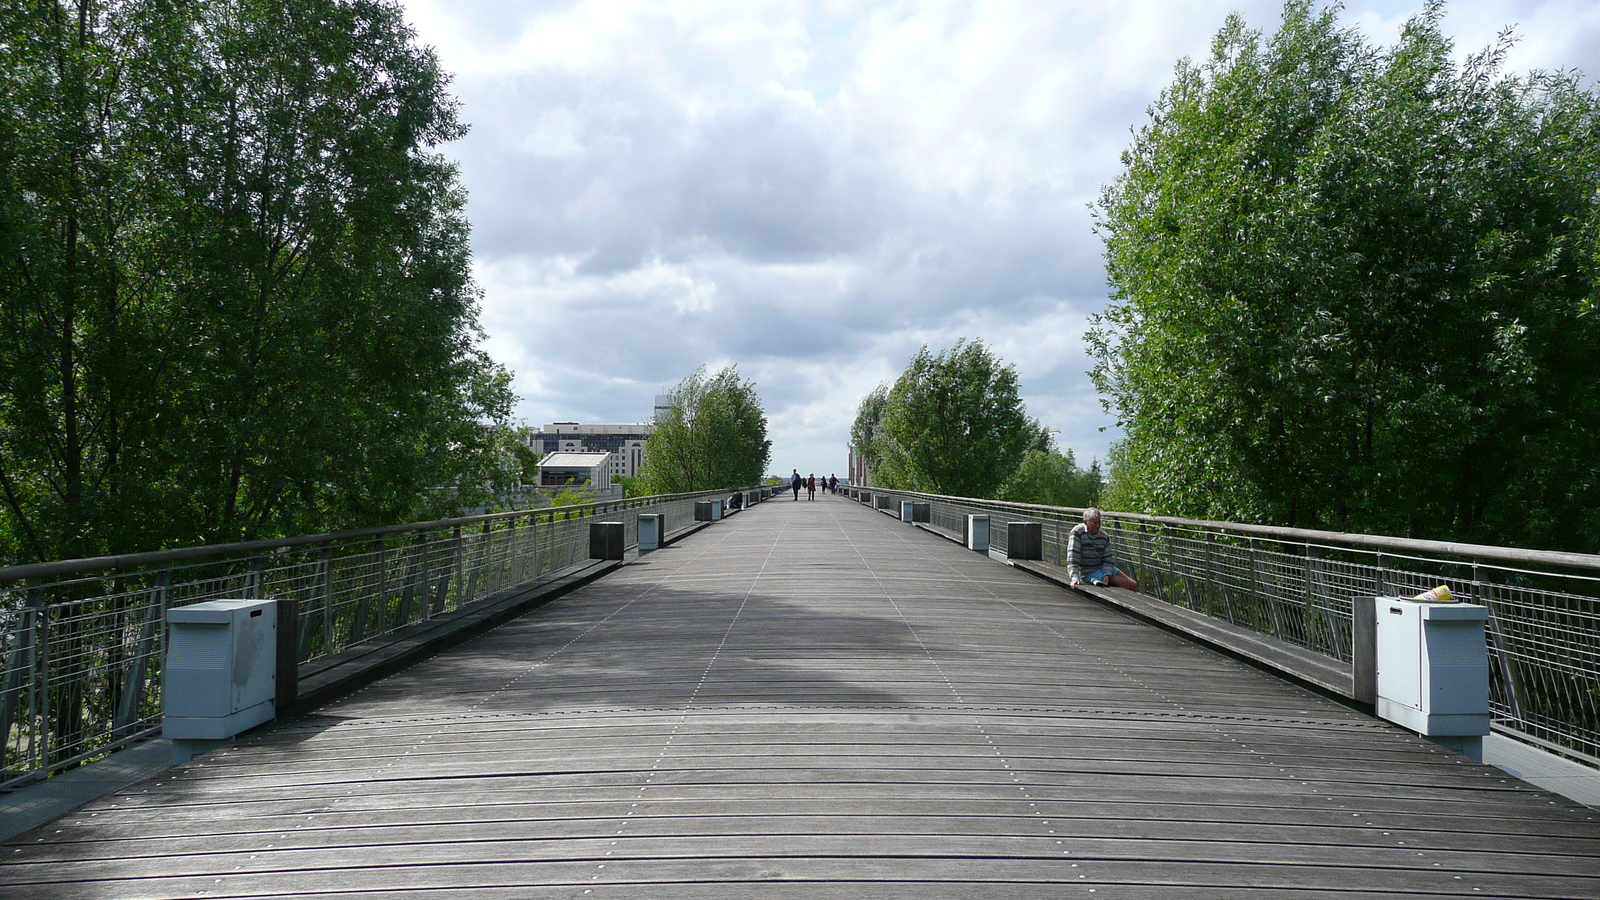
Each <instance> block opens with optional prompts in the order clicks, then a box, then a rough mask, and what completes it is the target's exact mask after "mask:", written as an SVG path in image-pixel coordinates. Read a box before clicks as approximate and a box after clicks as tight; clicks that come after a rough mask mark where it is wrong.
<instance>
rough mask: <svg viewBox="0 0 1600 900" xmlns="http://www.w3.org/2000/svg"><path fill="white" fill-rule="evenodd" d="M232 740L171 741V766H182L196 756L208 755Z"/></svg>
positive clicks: (184, 739)
mask: <svg viewBox="0 0 1600 900" xmlns="http://www.w3.org/2000/svg"><path fill="white" fill-rule="evenodd" d="M232 740H233V739H232V738H219V739H217V740H199V739H189V738H176V739H174V740H173V741H172V764H173V765H175V766H177V765H182V764H183V763H186V762H188V761H189V760H191V759H194V758H195V757H196V756H201V755H204V754H206V753H210V752H211V751H213V750H215V749H217V748H218V747H221V746H222V745H224V744H227V743H230V742H231V741H232Z"/></svg>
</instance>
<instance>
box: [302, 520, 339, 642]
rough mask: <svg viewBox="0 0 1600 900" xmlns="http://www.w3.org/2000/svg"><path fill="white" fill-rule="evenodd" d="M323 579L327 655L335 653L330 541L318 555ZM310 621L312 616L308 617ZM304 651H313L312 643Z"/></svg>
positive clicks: (323, 627)
mask: <svg viewBox="0 0 1600 900" xmlns="http://www.w3.org/2000/svg"><path fill="white" fill-rule="evenodd" d="M317 559H318V562H319V563H320V565H319V566H318V568H320V569H321V573H320V574H321V578H322V590H321V591H320V592H319V593H320V594H321V595H322V596H321V605H322V653H323V655H325V656H326V655H327V654H330V653H332V652H333V647H334V639H333V621H334V616H333V544H332V542H330V541H323V542H322V550H321V552H319V553H318V554H317ZM306 618H307V620H308V621H309V620H310V616H307V617H306ZM301 649H302V650H303V651H309V650H310V649H311V644H310V642H309V641H308V642H306V644H305V645H304V646H303V647H302V648H301Z"/></svg>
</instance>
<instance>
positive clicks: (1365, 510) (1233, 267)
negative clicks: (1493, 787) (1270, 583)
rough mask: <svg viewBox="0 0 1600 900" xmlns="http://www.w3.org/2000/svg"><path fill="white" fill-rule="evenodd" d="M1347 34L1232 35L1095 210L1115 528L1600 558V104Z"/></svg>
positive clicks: (1446, 52) (1421, 19)
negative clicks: (1519, 549) (1124, 524)
mask: <svg viewBox="0 0 1600 900" xmlns="http://www.w3.org/2000/svg"><path fill="white" fill-rule="evenodd" d="M1336 13H1337V7H1332V8H1328V9H1325V10H1322V11H1315V10H1313V9H1312V6H1311V4H1310V3H1309V2H1307V0H1291V2H1289V3H1288V4H1287V5H1286V6H1285V8H1284V13H1283V21H1282V25H1281V27H1280V28H1279V30H1278V31H1277V32H1276V33H1275V34H1274V35H1272V36H1271V37H1270V38H1266V39H1263V36H1262V35H1261V34H1260V33H1258V32H1255V31H1251V30H1249V29H1247V28H1246V27H1245V25H1244V23H1243V22H1242V21H1241V20H1240V19H1239V18H1238V17H1236V16H1234V17H1230V18H1229V19H1228V21H1227V23H1226V25H1225V26H1224V27H1223V29H1222V30H1221V32H1220V33H1219V34H1218V35H1217V37H1216V39H1215V41H1214V43H1213V47H1212V53H1211V56H1210V58H1209V59H1208V60H1206V61H1204V62H1202V63H1198V64H1195V63H1191V62H1189V61H1187V60H1185V61H1182V62H1180V63H1179V64H1178V67H1177V71H1176V77H1175V80H1174V82H1173V83H1172V85H1171V86H1170V87H1168V88H1167V89H1166V90H1165V91H1164V92H1163V93H1162V94H1161V97H1160V99H1159V100H1158V101H1157V102H1156V103H1155V104H1154V105H1153V106H1152V107H1151V110H1150V120H1149V122H1148V123H1147V124H1146V125H1144V126H1143V127H1142V128H1141V129H1139V131H1138V132H1137V133H1136V135H1135V139H1134V141H1133V144H1132V146H1131V147H1130V148H1129V149H1128V150H1127V151H1126V152H1125V153H1124V157H1123V159H1124V164H1125V167H1126V168H1125V171H1124V172H1123V173H1122V175H1121V176H1120V177H1119V178H1118V179H1117V180H1116V181H1115V182H1114V183H1113V184H1111V185H1110V186H1108V187H1107V188H1106V189H1105V191H1104V193H1103V195H1102V197H1101V199H1100V201H1099V203H1098V205H1097V230H1098V231H1099V233H1100V234H1101V236H1102V238H1103V239H1104V242H1105V248H1106V260H1107V268H1108V272H1109V277H1110V282H1111V285H1112V290H1113V302H1112V303H1111V305H1110V306H1109V307H1108V309H1107V310H1106V312H1105V313H1104V314H1103V315H1102V316H1100V317H1098V319H1097V321H1096V323H1095V328H1094V329H1093V330H1092V331H1091V336H1090V349H1091V353H1092V355H1093V356H1094V357H1095V358H1096V366H1095V370H1094V372H1093V376H1094V378H1095V381H1096V384H1097V386H1098V387H1099V389H1100V390H1101V392H1102V394H1103V396H1104V397H1106V398H1107V403H1108V406H1109V407H1110V408H1111V409H1112V410H1114V411H1115V413H1116V414H1117V415H1118V416H1119V418H1120V420H1121V425H1122V427H1123V429H1124V434H1125V438H1124V440H1123V441H1122V443H1121V444H1120V446H1119V447H1118V448H1117V449H1116V451H1115V453H1114V456H1113V463H1114V467H1113V473H1114V481H1115V485H1114V497H1115V502H1116V504H1117V505H1119V506H1123V507H1127V508H1142V509H1145V510H1147V511H1151V512H1157V513H1166V514H1177V515H1189V516H1199V517H1209V518H1226V519H1238V520H1244V521H1260V522H1272V523H1278V524H1285V525H1293V526H1305V527H1322V528H1333V529H1358V530H1362V531H1369V532H1379V533H1392V534H1403V535H1412V536H1417V537H1427V538H1445V539H1464V540H1482V541H1501V540H1505V539H1508V536H1510V539H1512V540H1515V541H1517V542H1519V543H1531V544H1533V545H1544V546H1551V547H1562V548H1574V549H1587V550H1589V551H1594V550H1596V549H1600V469H1597V468H1596V454H1595V448H1596V447H1600V361H1597V357H1596V355H1595V354H1594V352H1593V348H1594V347H1595V346H1597V345H1600V316H1597V314H1596V297H1597V292H1596V283H1597V281H1596V262H1597V247H1600V244H1597V236H1600V213H1597V209H1600V190H1597V189H1600V114H1597V112H1600V96H1597V94H1596V92H1595V91H1594V90H1593V89H1592V88H1588V89H1586V88H1584V87H1583V84H1582V81H1581V77H1580V76H1579V75H1577V74H1576V73H1568V72H1557V73H1532V74H1527V75H1507V74H1505V73H1503V72H1502V71H1501V67H1502V60H1503V58H1504V56H1505V53H1506V49H1507V47H1508V45H1509V38H1508V37H1506V36H1502V39H1501V40H1500V42H1499V43H1497V44H1496V45H1495V46H1493V47H1491V48H1489V49H1488V50H1486V51H1484V52H1482V53H1480V54H1478V55H1475V56H1473V57H1471V58H1470V59H1469V60H1468V61H1467V62H1466V63H1465V64H1463V65H1457V64H1456V63H1454V62H1453V61H1452V59H1451V56H1450V51H1451V43H1450V41H1449V39H1448V38H1446V37H1445V36H1444V35H1443V34H1442V33H1441V31H1440V27H1439V23H1440V17H1441V15H1442V5H1441V4H1440V3H1438V2H1431V3H1429V4H1428V5H1427V6H1426V7H1425V9H1424V10H1423V12H1422V13H1420V14H1419V15H1418V16H1417V17H1415V18H1414V19H1412V20H1411V21H1410V23H1409V24H1408V25H1407V26H1406V28H1405V29H1404V31H1403V33H1402V35H1401V38H1400V40H1399V42H1398V43H1396V44H1395V45H1394V46H1393V47H1390V48H1377V47H1374V46H1372V45H1370V44H1368V43H1367V42H1366V41H1365V40H1364V39H1363V38H1362V37H1361V35H1359V34H1358V33H1357V32H1355V31H1353V30H1348V29H1343V28H1340V27H1339V26H1338V24H1337V21H1336ZM1108 502H1109V501H1108Z"/></svg>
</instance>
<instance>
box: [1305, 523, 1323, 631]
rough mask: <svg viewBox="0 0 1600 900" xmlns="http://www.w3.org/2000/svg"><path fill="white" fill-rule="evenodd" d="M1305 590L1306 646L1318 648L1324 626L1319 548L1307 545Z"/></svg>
mask: <svg viewBox="0 0 1600 900" xmlns="http://www.w3.org/2000/svg"><path fill="white" fill-rule="evenodd" d="M1305 579H1306V583H1305V592H1304V597H1305V599H1304V601H1303V606H1304V608H1305V622H1306V631H1305V642H1306V643H1305V646H1306V648H1307V649H1310V650H1316V649H1318V648H1317V643H1316V641H1317V632H1318V631H1320V630H1321V628H1322V624H1321V623H1322V614H1321V610H1320V609H1319V608H1318V606H1317V548H1315V547H1313V546H1311V545H1310V544H1307V545H1306V563H1305Z"/></svg>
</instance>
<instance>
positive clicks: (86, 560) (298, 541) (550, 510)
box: [0, 488, 749, 584]
mask: <svg viewBox="0 0 1600 900" xmlns="http://www.w3.org/2000/svg"><path fill="white" fill-rule="evenodd" d="M736 490H737V491H743V490H749V488H729V489H727V490H720V489H719V490H709V491H682V492H679V493H676V494H651V495H649V496H647V497H622V498H618V499H615V500H596V501H595V502H593V503H574V504H571V505H567V506H540V507H533V508H529V509H515V510H508V511H506V512H497V513H483V514H481V515H476V516H459V517H456V518H450V519H436V520H434V521H431V522H408V523H406V524H403V525H375V526H372V527H370V528H355V529H350V530H348V531H330V532H325V533H323V534H309V535H297V536H295V537H286V538H265V539H262V540H255V541H236V542H233V543H228V544H196V545H194V546H190V547H174V548H172V549H169V550H144V551H141V552H139V553H122V554H114V555H111V556H90V557H83V558H80V559H63V560H53V561H51V562H42V563H21V564H18V565H14V566H5V567H0V584H4V583H7V582H16V581H27V580H29V579H36V578H55V577H59V576H63V575H78V574H82V573H84V572H102V571H106V570H108V569H126V568H132V567H135V566H148V565H157V564H160V563H172V562H183V561H184V560H190V559H201V558H204V557H208V556H227V555H232V554H253V553H269V552H272V551H276V550H283V549H287V548H290V547H304V546H306V545H308V544H322V543H331V542H334V541H343V540H350V539H352V538H363V537H377V536H379V535H385V534H404V533H406V532H410V531H427V530H430V529H435V528H447V527H453V526H456V525H479V524H483V523H485V522H498V521H502V520H504V519H510V518H516V517H518V516H539V515H561V514H563V513H574V512H577V513H582V512H587V511H590V510H593V509H595V508H597V507H612V508H624V509H625V508H628V507H630V506H651V505H655V504H659V503H666V502H670V501H672V500H679V499H683V498H686V497H692V496H704V495H707V494H715V495H721V494H728V493H732V492H733V491H736Z"/></svg>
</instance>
